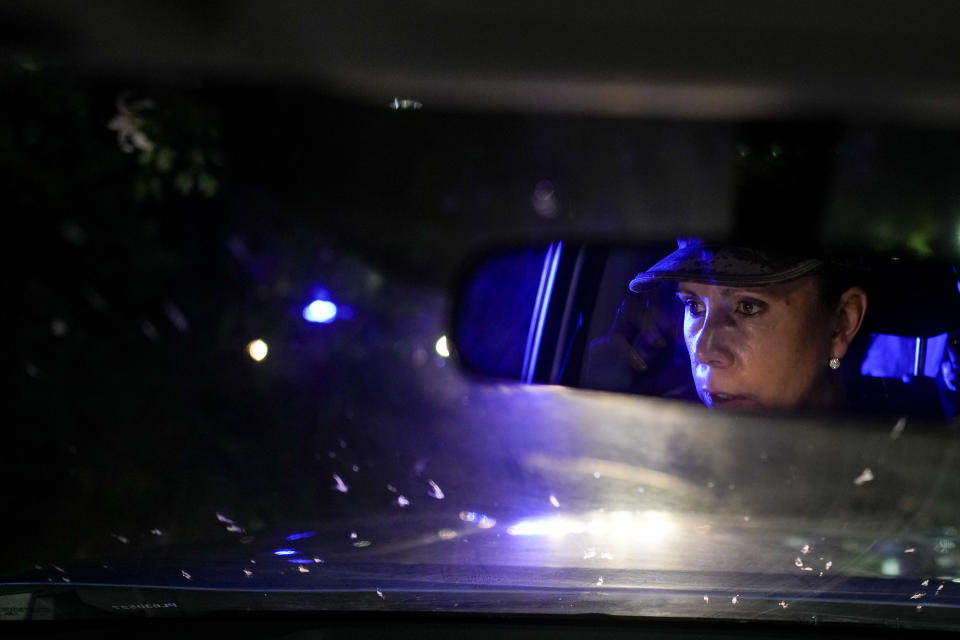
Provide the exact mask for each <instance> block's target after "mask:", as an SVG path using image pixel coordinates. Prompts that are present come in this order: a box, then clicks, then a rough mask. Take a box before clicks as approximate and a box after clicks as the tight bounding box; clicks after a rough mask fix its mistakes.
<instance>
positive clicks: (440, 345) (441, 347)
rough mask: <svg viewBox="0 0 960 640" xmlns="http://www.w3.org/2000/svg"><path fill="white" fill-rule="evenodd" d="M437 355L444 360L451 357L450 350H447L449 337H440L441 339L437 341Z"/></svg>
mask: <svg viewBox="0 0 960 640" xmlns="http://www.w3.org/2000/svg"><path fill="white" fill-rule="evenodd" d="M437 353H438V354H440V356H441V357H444V358H449V357H450V350H449V349H448V348H447V336H440V339H439V340H437Z"/></svg>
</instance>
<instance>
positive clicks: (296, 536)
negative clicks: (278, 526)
mask: <svg viewBox="0 0 960 640" xmlns="http://www.w3.org/2000/svg"><path fill="white" fill-rule="evenodd" d="M315 535H317V532H316V531H301V532H300V533H291V534H290V535H288V536H287V541H288V542H293V541H294V540H302V539H303V538H312V537H313V536H315Z"/></svg>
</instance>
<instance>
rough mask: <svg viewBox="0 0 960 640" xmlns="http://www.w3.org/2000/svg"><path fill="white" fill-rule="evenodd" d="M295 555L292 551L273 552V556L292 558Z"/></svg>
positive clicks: (279, 550)
mask: <svg viewBox="0 0 960 640" xmlns="http://www.w3.org/2000/svg"><path fill="white" fill-rule="evenodd" d="M295 553H296V551H295V550H294V549H277V550H276V551H274V552H273V555H275V556H292V555H294V554H295Z"/></svg>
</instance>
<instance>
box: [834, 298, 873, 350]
mask: <svg viewBox="0 0 960 640" xmlns="http://www.w3.org/2000/svg"><path fill="white" fill-rule="evenodd" d="M866 313H867V292H866V291H864V290H863V289H862V288H860V287H851V288H849V289H847V290H846V291H844V292H843V294H842V295H841V296H840V301H839V302H838V303H837V306H836V311H835V315H834V327H833V341H832V343H831V345H830V356H831V357H833V358H842V357H843V356H845V355H846V354H847V348H848V347H849V346H850V343H851V342H853V339H854V338H855V337H856V335H857V332H858V331H860V325H862V324H863V316H864V315H865V314H866Z"/></svg>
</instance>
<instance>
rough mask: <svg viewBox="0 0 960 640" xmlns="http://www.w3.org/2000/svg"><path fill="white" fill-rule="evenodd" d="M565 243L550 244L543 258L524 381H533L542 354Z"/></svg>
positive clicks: (526, 354) (526, 352) (523, 370)
mask: <svg viewBox="0 0 960 640" xmlns="http://www.w3.org/2000/svg"><path fill="white" fill-rule="evenodd" d="M562 250H563V243H562V242H557V243H553V244H551V245H550V247H549V248H548V249H547V255H546V257H545V258H544V259H543V269H542V271H541V272H540V286H539V288H538V290H537V299H536V302H534V304H533V316H532V317H531V318H530V330H529V331H528V333H527V346H526V349H525V350H524V357H523V369H522V372H521V376H522V379H523V381H524V382H526V383H527V384H530V383H532V382H533V374H534V372H535V371H536V369H537V358H538V357H539V355H540V341H541V339H542V338H543V325H544V323H545V322H546V319H547V308H548V307H549V305H550V297H551V295H552V294H553V283H554V279H555V278H556V276H557V267H558V266H559V264H560V252H561V251H562Z"/></svg>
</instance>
